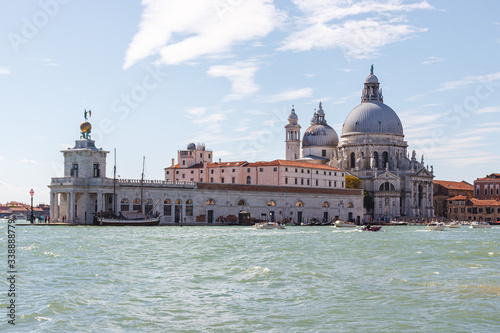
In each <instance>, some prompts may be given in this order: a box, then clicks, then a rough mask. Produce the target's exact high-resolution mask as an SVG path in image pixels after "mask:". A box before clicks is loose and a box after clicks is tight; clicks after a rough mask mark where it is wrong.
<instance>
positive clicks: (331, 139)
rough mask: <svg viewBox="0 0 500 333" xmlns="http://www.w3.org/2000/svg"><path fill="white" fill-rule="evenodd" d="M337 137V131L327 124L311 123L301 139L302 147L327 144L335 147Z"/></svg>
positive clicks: (337, 141) (337, 140)
mask: <svg viewBox="0 0 500 333" xmlns="http://www.w3.org/2000/svg"><path fill="white" fill-rule="evenodd" d="M338 144H339V137H338V135H337V132H335V130H334V129H333V128H331V127H330V126H329V125H326V124H316V125H311V126H310V127H309V128H308V129H307V130H306V131H305V132H304V137H303V139H302V147H303V148H305V147H318V146H329V147H337V146H338Z"/></svg>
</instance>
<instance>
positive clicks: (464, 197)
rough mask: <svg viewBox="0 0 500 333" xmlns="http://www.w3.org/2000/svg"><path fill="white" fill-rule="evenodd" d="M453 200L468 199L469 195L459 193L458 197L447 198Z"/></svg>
mask: <svg viewBox="0 0 500 333" xmlns="http://www.w3.org/2000/svg"><path fill="white" fill-rule="evenodd" d="M451 200H467V197H466V196H465V195H457V196H456V197H452V198H448V199H446V201H451Z"/></svg>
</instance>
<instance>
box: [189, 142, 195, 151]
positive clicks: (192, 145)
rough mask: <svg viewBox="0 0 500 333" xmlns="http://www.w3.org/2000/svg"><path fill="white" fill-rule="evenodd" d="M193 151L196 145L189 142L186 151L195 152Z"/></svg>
mask: <svg viewBox="0 0 500 333" xmlns="http://www.w3.org/2000/svg"><path fill="white" fill-rule="evenodd" d="M195 149H196V145H195V144H194V143H192V142H191V143H190V144H188V146H187V150H195Z"/></svg>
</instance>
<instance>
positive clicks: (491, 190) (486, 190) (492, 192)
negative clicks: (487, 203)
mask: <svg viewBox="0 0 500 333" xmlns="http://www.w3.org/2000/svg"><path fill="white" fill-rule="evenodd" d="M494 194H497V195H498V194H499V189H498V188H497V189H496V193H494V191H493V189H492V188H490V195H494ZM476 195H479V189H476ZM484 195H488V189H487V188H485V189H484Z"/></svg>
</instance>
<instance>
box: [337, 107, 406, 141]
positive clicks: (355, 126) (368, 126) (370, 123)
mask: <svg viewBox="0 0 500 333" xmlns="http://www.w3.org/2000/svg"><path fill="white" fill-rule="evenodd" d="M347 133H390V134H400V135H403V125H402V124H401V120H399V117H398V115H397V114H396V112H394V110H393V109H391V108H390V107H388V106H387V105H385V104H384V103H381V102H363V103H361V104H360V105H358V106H357V107H355V108H354V109H353V110H352V111H351V113H349V115H348V116H347V118H346V120H345V122H344V126H343V127H342V134H347Z"/></svg>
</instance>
